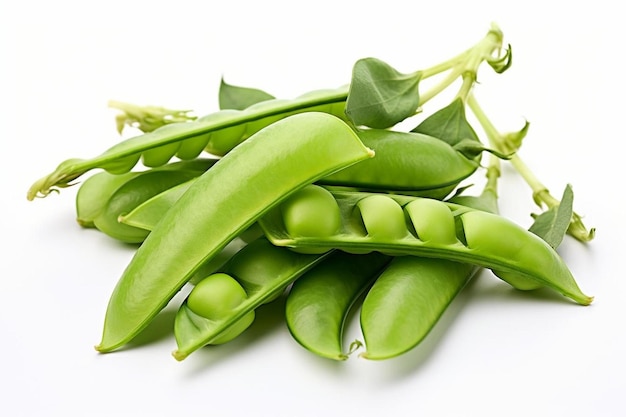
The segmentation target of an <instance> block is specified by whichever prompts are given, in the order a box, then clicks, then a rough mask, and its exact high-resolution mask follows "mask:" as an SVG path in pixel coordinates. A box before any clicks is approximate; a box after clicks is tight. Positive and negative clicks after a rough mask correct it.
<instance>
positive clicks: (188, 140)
mask: <svg viewBox="0 0 626 417" xmlns="http://www.w3.org/2000/svg"><path fill="white" fill-rule="evenodd" d="M347 94H348V88H347V87H342V88H339V89H336V90H319V91H313V92H310V93H307V94H305V95H302V96H300V97H298V98H296V99H294V100H278V99H276V100H268V101H264V102H261V103H258V104H255V105H253V106H250V107H248V108H247V109H244V110H231V109H226V110H221V111H218V112H215V113H211V114H209V115H207V116H205V117H201V118H199V119H197V120H195V121H191V122H186V123H172V124H167V125H165V126H163V127H160V128H158V129H156V130H154V131H153V132H149V133H145V134H142V135H139V136H135V137H132V138H129V139H126V140H124V141H122V142H120V143H118V144H116V145H114V146H113V147H111V148H109V149H108V150H106V151H105V152H103V153H102V154H100V155H98V156H96V157H94V158H90V159H78V158H73V159H68V160H66V161H64V162H62V163H61V164H59V166H58V167H57V168H56V169H55V170H54V171H53V172H51V173H50V174H48V175H46V176H44V177H43V178H41V179H39V180H37V181H36V182H35V183H34V184H33V185H32V186H31V187H30V189H29V190H28V193H27V198H28V200H33V199H34V198H35V197H45V196H46V195H48V194H50V192H51V191H52V190H54V189H58V188H65V187H68V186H70V185H71V183H72V181H74V180H75V179H76V178H78V177H80V176H81V175H83V174H84V173H86V172H88V171H90V170H92V169H96V168H102V169H105V170H107V171H109V172H112V173H116V174H121V173H125V172H128V171H130V170H131V169H132V168H133V167H134V166H135V165H136V164H137V163H138V162H139V160H140V159H142V158H143V163H144V165H146V166H150V167H154V166H159V165H162V164H165V163H166V162H168V161H169V160H170V159H171V158H172V157H174V156H177V157H179V158H180V159H193V158H196V157H197V156H198V155H200V154H201V153H202V152H203V151H205V150H206V151H207V152H209V153H211V154H213V155H216V156H222V155H225V154H226V153H228V152H230V151H231V150H232V149H233V148H234V147H235V146H237V145H238V144H239V143H241V142H242V141H244V140H246V139H247V138H248V137H250V136H251V135H253V134H254V133H255V132H257V131H259V130H261V129H262V128H264V127H266V126H268V125H270V124H272V123H273V122H275V121H277V120H280V119H284V118H285V117H288V116H290V115H293V114H296V113H302V112H313V111H322V112H326V113H330V114H333V115H335V116H337V117H340V118H344V117H345V115H344V108H345V101H346V98H347ZM269 146H274V145H273V144H270V145H269Z"/></svg>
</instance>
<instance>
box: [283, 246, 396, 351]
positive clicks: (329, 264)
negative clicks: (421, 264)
mask: <svg viewBox="0 0 626 417" xmlns="http://www.w3.org/2000/svg"><path fill="white" fill-rule="evenodd" d="M390 260H391V257H389V256H385V255H382V254H380V253H376V252H373V253H370V254H367V255H352V254H348V253H345V252H341V251H336V252H333V253H332V254H331V255H330V256H329V257H328V258H326V259H324V260H323V261H322V262H321V263H320V264H319V265H317V266H316V267H315V268H313V269H311V270H309V271H308V272H307V273H305V274H304V275H303V276H302V277H300V278H299V279H298V280H297V281H296V282H294V284H293V286H292V287H291V289H290V290H289V294H288V295H287V302H286V305H285V319H286V321H287V327H288V328H289V331H290V333H291V335H292V336H293V338H294V339H295V340H296V341H297V342H298V343H299V344H300V345H301V346H303V347H304V348H305V349H307V350H309V351H310V352H312V353H315V354H316V355H318V356H321V357H324V358H328V359H333V360H345V359H347V358H348V354H349V352H346V349H344V343H343V339H344V325H345V323H346V320H347V318H348V315H349V313H350V310H351V308H352V307H353V305H354V304H355V302H356V301H357V299H358V298H359V296H361V295H362V294H363V292H364V291H365V290H366V289H367V288H368V287H369V285H371V283H372V281H373V280H374V279H376V277H377V276H378V274H379V273H380V271H382V270H383V269H384V268H385V266H386V265H387V264H388V263H389V261H390Z"/></svg>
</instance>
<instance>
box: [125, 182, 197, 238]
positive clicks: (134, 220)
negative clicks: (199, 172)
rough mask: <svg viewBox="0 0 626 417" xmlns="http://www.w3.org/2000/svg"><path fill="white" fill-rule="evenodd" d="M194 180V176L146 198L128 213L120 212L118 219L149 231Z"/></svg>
mask: <svg viewBox="0 0 626 417" xmlns="http://www.w3.org/2000/svg"><path fill="white" fill-rule="evenodd" d="M195 180H196V178H192V179H190V180H189V181H185V182H183V183H181V184H178V185H176V186H174V187H171V188H169V189H167V190H165V191H163V192H161V193H159V194H157V195H155V196H153V197H152V198H149V199H147V200H146V201H144V202H142V203H141V204H138V205H137V206H136V207H135V208H133V209H132V210H131V211H129V212H128V213H126V214H121V215H120V216H119V217H118V220H119V221H120V223H123V224H125V225H128V226H132V227H137V228H140V229H145V230H149V231H150V230H152V229H154V228H155V227H156V225H157V224H158V223H159V222H160V221H161V219H162V218H163V216H164V215H165V213H167V211H168V210H169V209H171V208H172V207H173V206H174V204H175V203H176V202H177V201H178V200H179V199H180V198H181V197H182V196H183V194H184V193H185V192H186V191H187V190H188V189H189V187H191V185H192V184H193V183H194V182H195Z"/></svg>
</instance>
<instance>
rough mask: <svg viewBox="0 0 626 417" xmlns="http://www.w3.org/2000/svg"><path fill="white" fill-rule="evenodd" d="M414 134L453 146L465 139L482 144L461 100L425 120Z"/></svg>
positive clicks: (453, 102) (414, 130)
mask: <svg viewBox="0 0 626 417" xmlns="http://www.w3.org/2000/svg"><path fill="white" fill-rule="evenodd" d="M412 131H413V132H417V133H423V134H425V135H430V136H434V137H436V138H439V139H441V140H443V141H445V142H447V143H449V144H450V145H451V146H454V145H457V144H458V143H460V142H461V141H462V140H464V139H471V140H473V141H475V142H480V139H479V138H478V135H477V134H476V131H474V128H472V126H471V125H470V124H469V122H468V121H467V118H466V116H465V102H464V101H463V100H462V99H461V98H456V99H454V100H453V101H452V102H451V103H450V104H448V105H447V106H446V107H444V108H442V109H440V110H437V111H436V112H435V113H433V114H431V115H430V116H428V117H427V118H426V119H424V120H423V121H422V122H421V123H420V124H419V125H418V126H417V127H416V128H415V129H413V130H412Z"/></svg>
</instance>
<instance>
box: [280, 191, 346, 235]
mask: <svg viewBox="0 0 626 417" xmlns="http://www.w3.org/2000/svg"><path fill="white" fill-rule="evenodd" d="M280 208H281V210H282V213H283V219H284V221H285V228H286V229H287V230H288V231H289V234H291V235H293V236H315V237H322V236H331V235H333V234H335V233H337V231H338V230H339V227H340V226H341V215H340V214H339V206H338V205H337V202H336V201H335V199H334V198H333V196H332V194H331V193H330V192H329V191H328V190H326V189H324V188H322V187H320V186H318V185H308V186H306V187H304V188H303V189H301V190H299V191H297V192H295V193H294V194H293V195H291V197H289V198H288V199H287V200H285V202H284V203H282V204H281V206H280Z"/></svg>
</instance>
